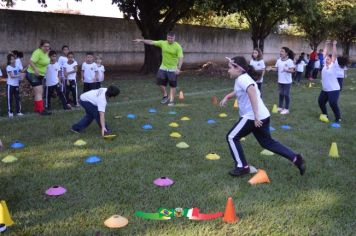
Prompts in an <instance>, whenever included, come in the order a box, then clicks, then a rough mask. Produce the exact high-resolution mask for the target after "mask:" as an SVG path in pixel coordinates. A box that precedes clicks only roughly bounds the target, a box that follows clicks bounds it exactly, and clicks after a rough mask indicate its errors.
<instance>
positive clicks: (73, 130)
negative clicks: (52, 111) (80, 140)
mask: <svg viewBox="0 0 356 236" xmlns="http://www.w3.org/2000/svg"><path fill="white" fill-rule="evenodd" d="M70 131H72V132H73V133H76V134H80V132H79V131H78V130H75V129H73V128H71V129H70Z"/></svg>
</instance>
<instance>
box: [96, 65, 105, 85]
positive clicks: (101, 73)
mask: <svg viewBox="0 0 356 236" xmlns="http://www.w3.org/2000/svg"><path fill="white" fill-rule="evenodd" d="M97 66H98V65H97ZM104 72H105V67H104V66H103V65H100V66H98V73H99V76H98V78H99V82H103V81H104Z"/></svg>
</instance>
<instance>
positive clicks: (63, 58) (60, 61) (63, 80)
mask: <svg viewBox="0 0 356 236" xmlns="http://www.w3.org/2000/svg"><path fill="white" fill-rule="evenodd" d="M68 53H69V47H68V46H67V45H63V46H62V55H61V56H60V57H59V58H58V64H59V67H60V68H61V71H60V73H59V79H60V82H61V85H62V87H61V90H62V92H63V93H64V94H65V90H66V84H67V83H66V78H65V76H64V69H63V68H64V65H65V64H66V63H67V61H68V58H67V56H68Z"/></svg>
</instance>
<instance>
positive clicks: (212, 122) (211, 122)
mask: <svg viewBox="0 0 356 236" xmlns="http://www.w3.org/2000/svg"><path fill="white" fill-rule="evenodd" d="M207 123H208V124H215V123H216V121H215V120H213V119H210V120H208V121H207Z"/></svg>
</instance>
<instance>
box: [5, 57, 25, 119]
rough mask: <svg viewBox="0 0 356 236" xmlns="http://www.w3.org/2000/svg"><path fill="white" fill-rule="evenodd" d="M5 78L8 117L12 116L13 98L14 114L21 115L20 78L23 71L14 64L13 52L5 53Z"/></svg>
mask: <svg viewBox="0 0 356 236" xmlns="http://www.w3.org/2000/svg"><path fill="white" fill-rule="evenodd" d="M6 73H7V80H6V95H7V109H8V115H9V117H13V116H14V113H13V111H12V102H13V98H15V104H16V115H17V116H23V114H22V113H21V100H20V80H22V79H23V78H24V75H25V74H24V73H21V69H20V68H19V67H17V66H16V58H15V56H14V55H13V54H9V55H7V67H6Z"/></svg>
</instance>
